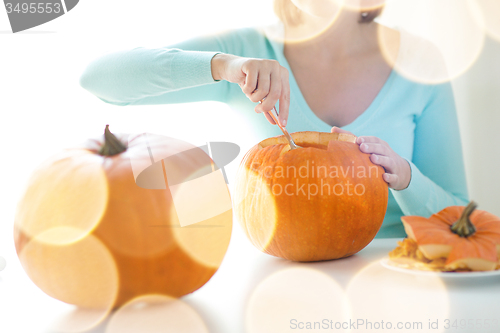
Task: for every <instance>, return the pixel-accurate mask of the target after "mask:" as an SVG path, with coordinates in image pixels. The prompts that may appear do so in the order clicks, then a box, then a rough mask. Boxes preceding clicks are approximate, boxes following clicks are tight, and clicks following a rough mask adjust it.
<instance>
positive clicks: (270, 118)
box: [255, 104, 276, 125]
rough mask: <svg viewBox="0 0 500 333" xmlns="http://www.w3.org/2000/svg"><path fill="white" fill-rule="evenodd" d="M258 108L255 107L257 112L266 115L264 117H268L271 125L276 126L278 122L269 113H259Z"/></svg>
mask: <svg viewBox="0 0 500 333" xmlns="http://www.w3.org/2000/svg"><path fill="white" fill-rule="evenodd" d="M259 105H260V104H259ZM257 106H258V105H257ZM257 106H256V107H255V112H257V113H263V114H264V116H266V119H267V121H269V123H270V124H271V125H276V122H275V121H274V119H273V118H272V117H271V116H270V115H269V113H268V112H262V111H257Z"/></svg>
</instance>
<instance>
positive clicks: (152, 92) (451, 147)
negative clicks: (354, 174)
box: [81, 0, 467, 237]
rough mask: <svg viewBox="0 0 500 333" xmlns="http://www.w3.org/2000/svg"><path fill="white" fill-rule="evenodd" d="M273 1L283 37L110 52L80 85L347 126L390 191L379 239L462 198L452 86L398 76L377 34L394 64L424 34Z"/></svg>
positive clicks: (330, 3) (298, 0)
mask: <svg viewBox="0 0 500 333" xmlns="http://www.w3.org/2000/svg"><path fill="white" fill-rule="evenodd" d="M362 1H363V0H362ZM275 9H276V12H277V13H278V15H279V16H280V18H281V20H282V22H283V24H282V25H281V26H280V27H281V28H282V36H281V37H282V39H281V40H280V39H275V38H273V37H271V36H270V35H269V33H267V32H265V31H260V30H257V29H253V28H247V29H240V30H236V31H230V32H228V33H225V34H222V35H217V36H211V37H202V38H196V39H193V40H190V41H186V42H183V43H180V44H177V45H173V46H170V47H168V48H161V49H144V48H136V49H133V50H130V51H125V52H117V53H113V54H110V55H107V56H104V57H102V58H100V59H98V60H96V61H94V62H93V63H91V64H90V65H89V66H88V68H87V69H86V71H85V73H84V74H83V76H82V78H81V84H82V86H83V87H84V88H86V89H87V90H89V91H90V92H92V93H94V94H95V95H96V96H98V97H99V98H100V99H102V100H103V101H105V102H108V103H112V104H115V105H144V104H164V103H180V102H195V101H202V100H216V101H221V102H226V103H228V104H229V105H231V106H233V107H234V108H237V109H239V110H240V112H242V113H243V112H244V109H250V108H252V109H255V111H257V112H264V111H269V110H271V109H272V107H273V106H274V105H275V104H277V103H279V120H280V122H281V123H282V124H283V125H286V126H287V128H288V130H289V131H290V132H296V131H304V130H314V131H322V132H325V131H329V130H331V131H334V132H335V131H337V132H342V131H344V132H352V133H354V134H355V135H357V136H358V141H357V143H358V144H359V147H360V150H361V151H362V152H364V153H367V154H371V156H370V158H371V160H372V162H373V163H375V164H378V165H381V166H382V167H383V168H384V169H385V171H386V173H384V175H383V179H384V180H385V181H386V182H387V183H388V185H389V187H390V189H391V190H390V194H389V203H388V208H387V213H386V216H385V219H384V223H383V225H382V228H381V229H380V231H379V233H378V234H377V237H403V236H405V232H404V229H403V226H402V223H401V222H400V217H401V216H402V215H421V216H429V215H431V214H433V213H435V212H437V211H439V210H440V209H442V208H444V207H446V206H450V205H463V204H465V203H466V201H467V189H466V184H465V175H464V166H463V160H462V152H461V144H460V136H459V132H458V124H457V119H456V111H455V105H454V100H453V94H452V90H451V87H450V85H449V84H437V85H426V84H420V83H417V82H413V81H411V80H408V79H405V78H404V77H403V76H402V75H399V74H398V73H397V72H396V71H395V70H393V69H392V68H391V66H390V65H388V63H387V61H386V60H385V58H384V56H383V52H382V51H381V48H380V46H379V43H378V39H377V33H378V31H380V29H382V30H381V31H383V32H384V35H385V36H386V40H387V41H388V45H389V47H388V48H387V49H388V50H389V51H388V52H389V53H390V52H393V53H392V56H393V58H397V61H398V62H399V61H404V62H408V61H410V62H417V65H419V64H418V61H421V60H420V59H418V58H417V57H415V59H413V58H411V57H412V54H415V52H413V51H414V50H412V48H418V47H419V46H418V45H423V44H422V43H421V41H420V42H419V41H418V40H417V39H414V38H413V39H412V37H411V36H409V35H408V34H403V33H401V34H400V33H399V32H397V31H394V30H391V29H388V28H383V27H380V26H379V25H378V24H377V23H375V22H373V19H374V18H375V17H376V16H377V15H378V13H379V12H380V9H373V10H368V11H361V12H360V11H359V10H352V9H346V8H340V7H339V6H337V5H336V4H335V1H334V0H321V1H320V0H275ZM332 21H334V22H333V23H332ZM320 30H322V31H321V33H317V32H318V31H320ZM290 40H295V41H294V42H290ZM283 41H285V42H283ZM391 50H392V51H391ZM403 58H404V59H403ZM417 67H418V66H417ZM418 68H420V67H418ZM422 68H425V66H424V67H422ZM260 101H262V103H259V102H260ZM264 114H265V115H266V117H267V118H268V120H269V122H271V123H274V122H273V121H272V119H270V117H269V115H268V114H267V113H266V112H264ZM244 115H245V116H246V117H247V121H248V122H249V123H251V124H252V125H253V128H255V130H256V131H260V132H259V133H261V137H262V139H263V138H265V137H269V136H274V135H278V134H280V131H279V129H278V128H277V126H269V125H265V124H264V117H261V116H260V117H257V116H256V115H254V114H251V112H245V113H244ZM332 126H333V128H332Z"/></svg>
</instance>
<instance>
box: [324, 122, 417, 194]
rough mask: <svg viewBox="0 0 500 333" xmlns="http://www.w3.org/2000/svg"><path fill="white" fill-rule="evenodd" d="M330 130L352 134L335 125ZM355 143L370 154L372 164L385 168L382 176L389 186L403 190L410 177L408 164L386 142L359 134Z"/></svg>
mask: <svg viewBox="0 0 500 333" xmlns="http://www.w3.org/2000/svg"><path fill="white" fill-rule="evenodd" d="M331 132H332V133H349V134H352V133H351V132H349V131H346V130H343V129H340V128H338V127H335V126H334V127H333V128H332V130H331ZM356 143H357V144H358V145H359V149H360V150H361V151H362V152H363V153H367V154H371V155H370V160H371V161H372V162H373V164H377V165H380V166H381V167H383V168H384V169H385V173H384V174H383V175H382V178H383V179H384V180H385V181H386V182H387V184H389V187H390V188H393V189H395V190H403V189H405V188H407V187H408V185H409V184H410V179H411V169H410V164H408V162H407V161H406V160H405V159H404V158H402V157H401V156H399V155H398V154H396V153H395V152H394V150H392V149H391V147H389V144H387V142H385V141H383V140H381V139H379V138H377V137H375V136H360V137H358V138H357V139H356Z"/></svg>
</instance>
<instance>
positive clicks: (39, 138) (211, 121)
mask: <svg viewBox="0 0 500 333" xmlns="http://www.w3.org/2000/svg"><path fill="white" fill-rule="evenodd" d="M457 1H458V0H457ZM497 17H498V16H497ZM274 20H275V17H274V15H273V13H272V10H271V1H270V0H252V1H242V0H212V1H205V0H200V1H195V0H186V1H169V0H163V1H160V0H141V1H123V0H122V1H118V0H106V1H98V0H82V1H80V3H79V4H78V5H77V6H76V7H75V8H74V9H73V10H72V11H70V12H69V13H68V14H66V15H64V16H63V17H60V18H58V19H56V20H54V21H52V22H48V23H46V24H44V25H42V26H39V27H35V28H33V29H30V30H28V31H26V32H22V33H18V34H12V33H11V32H10V26H9V23H8V18H7V14H6V13H5V11H4V10H3V8H2V9H0V117H1V118H0V148H1V150H0V151H1V155H0V156H1V157H0V161H1V163H0V175H1V180H0V255H1V256H3V257H5V258H6V259H7V268H6V271H5V272H2V273H0V288H1V287H5V286H1V285H2V284H3V283H4V282H6V281H2V274H6V273H7V270H19V269H21V268H20V265H19V264H18V262H17V256H16V254H15V249H14V245H13V237H12V226H13V220H14V214H15V207H16V203H17V200H18V198H19V196H20V194H21V192H22V190H23V186H24V184H25V182H26V181H27V178H28V177H29V175H30V173H31V172H32V170H33V169H34V168H35V167H36V166H37V165H38V164H39V163H40V162H41V161H43V160H44V159H46V158H47V157H48V156H50V155H52V154H54V153H56V152H58V151H60V150H61V149H63V148H65V147H71V146H72V145H74V144H77V143H79V142H82V141H84V140H85V139H87V138H89V137H95V136H97V135H100V134H101V133H102V131H103V129H104V126H105V124H110V126H111V129H112V131H114V132H152V133H157V134H164V135H168V136H172V137H176V138H179V139H184V140H186V141H189V142H192V143H193V144H203V143H205V142H208V141H231V142H236V143H238V144H239V145H240V146H241V147H242V153H241V154H240V156H239V157H238V159H237V160H236V161H234V162H232V163H231V165H229V166H228V167H227V171H228V174H229V182H230V186H231V181H232V179H233V177H234V172H235V168H236V167H237V165H238V163H239V160H240V159H241V157H242V155H243V153H244V152H245V151H246V149H248V147H250V145H253V144H255V142H254V140H253V138H252V131H251V129H249V128H246V126H245V124H242V123H240V122H239V118H238V117H237V116H236V115H235V114H234V113H232V112H231V110H230V109H229V108H228V107H226V106H225V105H224V104H220V103H214V102H210V103H194V104H184V105H162V106H134V107H116V106H112V105H108V104H105V103H103V102H101V101H99V100H98V99H97V98H95V97H94V96H92V95H90V94H89V93H88V92H86V91H85V90H83V89H82V88H80V86H79V83H78V80H79V76H80V74H81V73H82V71H83V69H84V68H85V66H86V65H87V64H88V63H89V62H90V61H91V60H92V59H94V58H96V57H99V56H101V55H103V54H105V53H107V52H112V51H115V50H121V49H127V48H133V47H137V46H146V47H162V46H168V45H169V44H171V43H174V42H178V41H181V40H184V39H187V38H190V37H194V36H197V35H199V34H201V33H210V32H217V31H220V30H223V29H230V28H237V27H242V26H253V25H261V24H267V23H270V22H273V21H274ZM452 83H453V87H454V90H455V94H456V99H457V106H458V114H459V121H460V128H461V134H462V141H463V149H464V156H465V163H466V171H467V181H468V186H469V192H470V196H471V198H473V199H475V200H476V201H477V202H479V204H480V209H484V210H488V211H490V212H492V213H495V214H496V215H499V216H500V205H499V204H498V200H499V198H500V172H499V171H498V170H499V167H500V154H499V153H500V148H499V145H500V131H499V128H500V43H499V42H498V41H496V40H495V39H493V38H491V37H490V36H487V35H485V43H484V48H483V50H482V52H481V55H480V57H479V58H478V60H477V61H476V62H475V63H474V64H473V65H472V66H471V68H470V69H469V70H468V71H467V72H466V73H465V74H464V75H462V76H460V77H458V78H456V79H454V81H453V82H452ZM256 116H261V115H256ZM443 126H446V124H443ZM234 231H235V236H234V237H237V238H236V239H238V242H239V241H241V242H247V241H246V240H245V239H244V238H243V236H242V234H241V230H240V229H239V226H238V225H235V226H234ZM241 246H243V247H244V249H245V250H246V251H252V250H253V249H251V247H250V245H249V244H248V243H244V245H241ZM230 250H231V248H230ZM252 253H253V252H252ZM23 283H26V281H23ZM20 297H21V298H23V297H33V298H34V299H35V298H37V297H38V298H43V297H44V295H43V294H42V293H41V292H39V291H37V289H36V287H34V286H31V287H30V288H28V290H27V291H26V293H24V294H23V295H20ZM25 301H26V299H25ZM20 302H21V301H20ZM54 304H55V303H54ZM8 306H11V304H5V303H4V300H2V299H0V309H2V308H5V307H8ZM31 315H33V316H36V315H35V314H34V313H32V314H31ZM1 318H2V317H1V314H0V319H1ZM0 332H3V330H2V328H1V326H0Z"/></svg>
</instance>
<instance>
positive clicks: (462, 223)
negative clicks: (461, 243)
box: [450, 201, 477, 237]
mask: <svg viewBox="0 0 500 333" xmlns="http://www.w3.org/2000/svg"><path fill="white" fill-rule="evenodd" d="M476 208H477V203H475V202H474V201H471V202H469V204H468V205H467V207H465V209H464V211H463V212H462V215H461V216H460V218H459V219H458V221H457V222H455V223H453V225H452V226H451V227H450V229H451V231H453V232H454V233H456V234H457V235H459V236H460V237H469V236H472V235H473V234H474V233H475V232H476V227H475V226H474V224H472V222H471V220H470V218H469V217H470V215H471V214H472V212H473V211H474V210H475V209H476Z"/></svg>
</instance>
